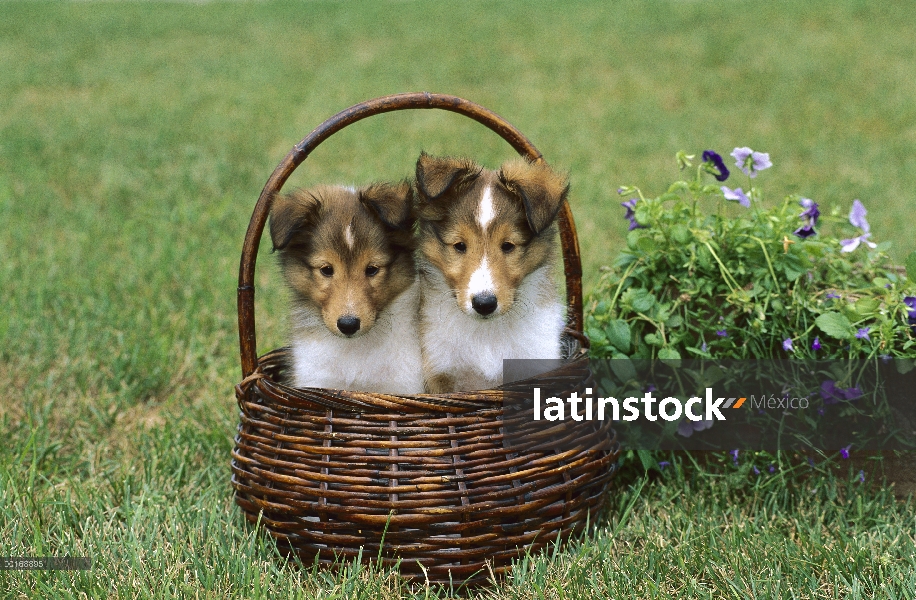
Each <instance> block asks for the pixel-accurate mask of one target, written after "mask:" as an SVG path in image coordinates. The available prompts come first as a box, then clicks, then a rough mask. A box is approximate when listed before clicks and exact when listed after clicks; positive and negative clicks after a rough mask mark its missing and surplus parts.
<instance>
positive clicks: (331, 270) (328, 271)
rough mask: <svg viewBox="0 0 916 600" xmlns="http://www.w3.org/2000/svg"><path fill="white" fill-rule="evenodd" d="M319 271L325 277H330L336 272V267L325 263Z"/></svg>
mask: <svg viewBox="0 0 916 600" xmlns="http://www.w3.org/2000/svg"><path fill="white" fill-rule="evenodd" d="M318 271H319V272H320V273H321V274H322V275H324V276H325V277H330V276H331V275H333V274H334V267H332V266H331V265H325V266H323V267H321V268H320V269H318Z"/></svg>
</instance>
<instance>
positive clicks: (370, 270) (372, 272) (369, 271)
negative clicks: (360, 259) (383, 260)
mask: <svg viewBox="0 0 916 600" xmlns="http://www.w3.org/2000/svg"><path fill="white" fill-rule="evenodd" d="M376 275H378V267H376V266H375V265H369V266H368V267H366V277H375V276H376Z"/></svg>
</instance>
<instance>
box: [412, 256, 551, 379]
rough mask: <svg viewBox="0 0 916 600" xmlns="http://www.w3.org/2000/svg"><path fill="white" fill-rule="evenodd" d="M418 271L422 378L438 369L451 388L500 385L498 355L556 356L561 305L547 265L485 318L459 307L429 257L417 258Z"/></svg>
mask: <svg viewBox="0 0 916 600" xmlns="http://www.w3.org/2000/svg"><path fill="white" fill-rule="evenodd" d="M420 273H421V281H422V283H423V290H422V292H423V296H422V303H421V312H420V314H421V324H420V329H421V338H422V344H423V359H424V365H423V367H424V375H425V377H426V379H427V381H430V380H431V379H432V378H434V377H436V376H437V375H440V374H444V375H447V376H448V377H450V378H452V379H453V380H454V389H455V390H480V389H490V388H493V387H496V386H498V385H501V384H502V377H503V360H504V359H510V358H516V359H527V358H553V359H556V358H560V349H561V346H560V336H561V334H562V332H563V327H564V325H565V318H564V308H563V305H562V304H561V303H560V301H559V298H558V294H557V291H556V288H555V287H554V282H553V280H552V277H551V268H550V267H549V266H543V267H541V268H539V269H537V270H535V271H534V272H532V273H531V274H529V275H528V276H527V277H526V278H525V279H524V280H523V281H522V284H521V285H520V286H519V287H518V289H517V292H516V300H515V303H514V305H513V306H512V308H511V309H510V310H509V312H507V313H505V314H503V315H499V316H496V317H493V318H489V319H483V318H479V317H476V316H472V315H469V314H467V313H466V312H464V311H462V310H461V309H460V308H459V307H458V305H457V303H456V301H455V296H454V294H453V292H452V290H450V289H449V288H448V284H447V283H446V281H445V278H444V277H443V275H442V273H441V271H439V269H437V268H436V267H434V266H433V265H431V264H430V263H429V262H427V261H424V260H421V261H420Z"/></svg>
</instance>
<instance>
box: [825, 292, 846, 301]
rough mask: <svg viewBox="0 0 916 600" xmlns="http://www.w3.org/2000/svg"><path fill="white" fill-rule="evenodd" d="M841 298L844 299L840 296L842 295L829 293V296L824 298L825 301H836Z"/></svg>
mask: <svg viewBox="0 0 916 600" xmlns="http://www.w3.org/2000/svg"><path fill="white" fill-rule="evenodd" d="M841 297H842V296H840V295H839V294H837V293H836V292H827V295H826V296H824V299H825V300H836V299H838V298H841Z"/></svg>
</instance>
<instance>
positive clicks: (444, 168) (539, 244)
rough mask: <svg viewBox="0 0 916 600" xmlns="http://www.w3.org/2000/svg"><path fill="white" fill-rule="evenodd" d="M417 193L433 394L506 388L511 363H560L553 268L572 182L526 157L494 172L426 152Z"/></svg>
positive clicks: (560, 318) (560, 310)
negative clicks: (504, 381) (530, 360)
mask: <svg viewBox="0 0 916 600" xmlns="http://www.w3.org/2000/svg"><path fill="white" fill-rule="evenodd" d="M416 188H417V198H416V209H417V216H418V220H419V234H418V236H419V237H418V245H419V251H420V258H419V267H420V277H421V283H422V300H421V318H420V329H421V336H422V349H423V372H424V378H425V382H426V389H427V391H429V392H431V393H447V392H451V391H466V390H476V389H488V388H492V387H495V386H498V385H500V384H501V383H502V370H503V359H506V358H519V359H524V358H545V359H550V358H552V359H557V358H560V336H561V334H562V331H563V327H564V324H565V316H564V312H565V311H564V307H563V304H562V303H561V302H560V299H559V294H558V292H557V289H556V285H555V283H554V279H553V268H554V263H555V262H556V258H555V257H556V244H555V240H556V235H557V227H556V225H555V221H556V217H557V213H558V212H559V210H560V207H561V206H562V205H563V202H565V201H566V196H567V194H568V192H569V186H568V184H567V181H566V178H565V177H563V176H561V175H558V174H556V173H555V172H554V171H552V170H551V169H550V168H549V167H548V166H547V165H545V164H538V163H529V162H526V161H525V160H522V159H517V160H513V161H509V162H507V163H505V164H503V165H502V167H501V168H500V169H499V170H498V171H491V170H488V169H484V168H482V167H481V166H479V165H477V164H475V163H474V162H472V161H470V160H466V159H459V158H437V157H433V156H429V155H427V154H425V153H423V154H421V155H420V158H419V160H418V161H417V171H416Z"/></svg>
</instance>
